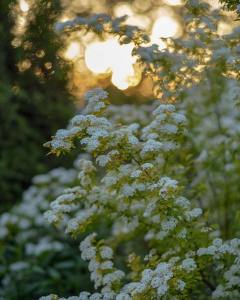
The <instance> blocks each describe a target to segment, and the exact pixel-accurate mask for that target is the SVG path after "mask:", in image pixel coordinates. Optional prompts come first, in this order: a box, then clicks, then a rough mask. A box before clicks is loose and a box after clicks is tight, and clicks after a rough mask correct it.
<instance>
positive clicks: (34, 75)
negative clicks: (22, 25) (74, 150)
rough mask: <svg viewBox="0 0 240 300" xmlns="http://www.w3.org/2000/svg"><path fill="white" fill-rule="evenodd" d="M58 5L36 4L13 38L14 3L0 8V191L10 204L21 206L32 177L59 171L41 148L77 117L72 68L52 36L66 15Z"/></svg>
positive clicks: (9, 2) (56, 40)
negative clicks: (69, 72) (21, 31)
mask: <svg viewBox="0 0 240 300" xmlns="http://www.w3.org/2000/svg"><path fill="white" fill-rule="evenodd" d="M57 3H58V1H47V0H41V1H37V4H35V5H34V6H33V7H32V9H31V11H30V12H29V16H28V20H29V23H28V25H27V27H26V32H25V35H23V36H19V35H17V34H16V33H14V28H15V21H16V20H17V13H18V12H17V11H16V9H17V6H16V3H15V1H10V0H9V1H1V3H0V19H1V23H0V35H1V45H0V62H1V63H0V71H1V72H0V74H1V75H0V119H1V134H0V139H1V158H0V168H1V172H0V189H1V192H2V197H1V200H2V201H4V202H5V203H8V202H9V201H11V202H16V200H17V199H18V198H19V197H20V195H21V193H22V191H23V189H25V188H26V187H27V186H28V185H29V183H30V180H31V178H32V177H33V175H35V174H36V173H40V172H43V171H46V170H47V169H48V168H49V167H54V166H56V160H54V159H53V158H50V157H47V156H46V153H45V151H44V150H43V148H42V147H41V144H43V143H44V142H45V141H46V139H48V138H49V137H50V136H51V135H52V134H53V133H54V132H55V131H56V129H57V128H58V126H65V124H66V121H67V120H68V119H69V118H70V117H71V116H72V114H73V112H74V107H73V102H72V101H71V97H70V95H69V93H68V91H67V88H66V84H67V68H66V65H65V64H64V63H63V61H62V60H61V59H60V58H59V57H58V54H57V52H58V51H59V49H60V48H61V39H59V37H58V36H57V35H56V33H55V32H54V30H53V25H54V23H55V22H56V18H57V16H58V14H59V13H60V11H61V10H60V7H59V4H58V5H57ZM50 41H51V42H50ZM68 160H69V159H67V161H68ZM62 163H66V162H64V160H62Z"/></svg>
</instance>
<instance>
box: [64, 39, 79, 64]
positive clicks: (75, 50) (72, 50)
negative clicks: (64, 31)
mask: <svg viewBox="0 0 240 300" xmlns="http://www.w3.org/2000/svg"><path fill="white" fill-rule="evenodd" d="M80 54H81V45H80V44H79V43H78V42H77V41H73V42H71V43H70V44H69V45H68V47H67V49H66V51H65V53H64V58H66V59H67V60H74V59H76V58H77V57H79V55H80Z"/></svg>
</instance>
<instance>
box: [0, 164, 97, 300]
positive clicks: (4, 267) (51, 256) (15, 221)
mask: <svg viewBox="0 0 240 300" xmlns="http://www.w3.org/2000/svg"><path fill="white" fill-rule="evenodd" d="M77 182H78V179H77V169H68V170H66V169H64V168H58V169H53V170H52V171H50V172H49V173H47V174H45V175H38V176H35V177H34V178H33V184H32V186H31V187H29V189H28V190H26V191H25V192H24V195H23V199H22V202H21V203H19V204H18V205H16V206H15V207H13V208H12V209H11V211H9V212H6V213H3V214H2V215H1V218H0V224H1V229H0V245H1V246H0V253H1V255H0V257H1V258H0V262H1V269H0V270H1V273H0V276H1V277H0V278H1V286H0V297H3V299H9V300H10V299H13V300H14V299H26V300H27V299H37V298H38V297H40V296H41V295H42V294H44V293H46V292H48V293H52V292H53V291H58V293H61V294H62V295H67V294H69V293H76V292H77V291H78V289H79V284H80V285H81V286H82V288H85V287H86V286H89V288H91V284H90V283H89V284H88V282H89V281H88V280H87V269H86V266H85V264H84V263H83V262H82V260H81V258H80V256H79V254H78V247H77V243H78V241H71V240H70V239H69V238H67V237H66V236H63V235H62V232H61V230H56V229H54V227H50V226H49V225H48V224H46V222H45V221H44V218H43V212H44V210H45V209H46V208H47V207H48V205H49V202H50V201H52V200H53V199H54V197H57V196H59V195H60V194H61V193H62V192H63V190H64V189H66V188H67V187H72V186H74V185H75V184H77ZM80 274H81V275H80ZM84 274H85V276H84ZM84 277H86V278H84ZM66 280H67V285H65V284H63V282H64V281H66Z"/></svg>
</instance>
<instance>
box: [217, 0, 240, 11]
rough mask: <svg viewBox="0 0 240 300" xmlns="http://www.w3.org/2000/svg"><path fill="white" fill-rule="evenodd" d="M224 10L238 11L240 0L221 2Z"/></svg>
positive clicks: (221, 0) (224, 0) (222, 0)
mask: <svg viewBox="0 0 240 300" xmlns="http://www.w3.org/2000/svg"><path fill="white" fill-rule="evenodd" d="M220 3H222V4H223V6H224V8H226V9H228V10H237V6H238V5H239V4H240V1H239V0H220Z"/></svg>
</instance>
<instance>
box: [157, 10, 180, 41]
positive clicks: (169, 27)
mask: <svg viewBox="0 0 240 300" xmlns="http://www.w3.org/2000/svg"><path fill="white" fill-rule="evenodd" d="M179 29H180V28H179V24H178V22H177V21H176V20H175V19H174V18H173V17H171V16H166V15H162V16H160V17H159V18H158V19H157V20H156V21H155V22H154V24H153V28H152V38H153V39H157V38H168V37H174V36H176V35H177V34H178V32H179Z"/></svg>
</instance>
